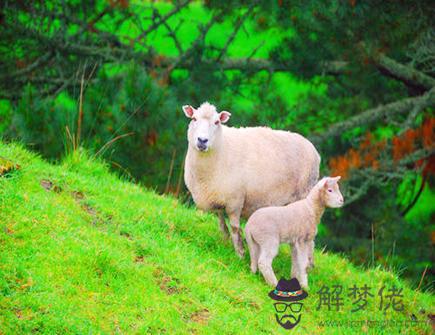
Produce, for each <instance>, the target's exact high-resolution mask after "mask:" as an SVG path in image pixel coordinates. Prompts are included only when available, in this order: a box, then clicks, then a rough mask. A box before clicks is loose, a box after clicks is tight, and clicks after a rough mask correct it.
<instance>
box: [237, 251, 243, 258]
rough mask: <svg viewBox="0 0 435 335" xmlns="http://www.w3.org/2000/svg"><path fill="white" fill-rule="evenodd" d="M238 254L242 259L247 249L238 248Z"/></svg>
mask: <svg viewBox="0 0 435 335" xmlns="http://www.w3.org/2000/svg"><path fill="white" fill-rule="evenodd" d="M236 254H237V256H239V258H240V259H243V258H244V257H245V250H236Z"/></svg>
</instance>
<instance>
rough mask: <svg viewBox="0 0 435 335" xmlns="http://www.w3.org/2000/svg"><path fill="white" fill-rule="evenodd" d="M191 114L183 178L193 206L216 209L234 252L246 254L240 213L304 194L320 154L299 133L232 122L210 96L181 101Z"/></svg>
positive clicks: (314, 178) (315, 173)
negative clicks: (188, 102) (195, 105)
mask: <svg viewBox="0 0 435 335" xmlns="http://www.w3.org/2000/svg"><path fill="white" fill-rule="evenodd" d="M183 111H184V113H185V115H186V116H187V117H188V118H189V119H190V120H191V121H190V123H189V129H188V132H187V135H188V136H187V138H188V150H187V154H186V158H185V167H184V181H185V183H186V186H187V188H188V190H189V191H190V193H191V194H192V198H193V200H194V202H195V204H196V206H197V207H198V208H199V209H201V210H205V211H215V212H217V213H218V215H219V224H220V229H221V231H222V232H223V234H224V236H226V237H229V231H228V227H227V225H226V223H225V219H224V211H225V212H226V214H227V215H228V217H229V223H230V227H231V238H232V242H233V245H234V248H235V250H236V253H237V254H238V255H239V256H240V257H241V258H242V257H243V255H244V250H243V242H242V237H241V231H240V217H244V218H248V217H249V216H250V215H251V214H252V213H253V212H254V211H256V210H257V209H258V208H261V207H266V206H282V205H286V204H288V203H291V202H294V201H296V200H299V199H301V198H303V197H305V196H306V195H307V194H308V192H309V190H310V189H311V188H312V186H314V184H315V183H316V181H317V179H318V177H319V165H320V156H319V154H318V153H317V151H316V149H315V148H314V146H313V144H311V142H309V141H308V140H307V139H305V138H304V137H303V136H301V135H299V134H296V133H292V132H289V131H282V130H272V129H270V128H266V127H253V128H232V127H227V126H225V125H224V123H226V122H227V121H228V120H229V118H230V116H231V114H230V113H229V112H227V111H222V112H220V113H218V112H217V111H216V107H215V106H213V105H211V104H209V103H208V102H205V103H203V104H202V105H201V106H200V107H199V108H197V109H195V108H193V107H192V106H189V105H186V106H183Z"/></svg>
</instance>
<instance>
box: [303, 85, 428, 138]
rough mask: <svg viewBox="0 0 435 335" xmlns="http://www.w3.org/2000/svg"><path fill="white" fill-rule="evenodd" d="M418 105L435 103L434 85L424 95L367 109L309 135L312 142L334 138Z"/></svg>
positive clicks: (421, 106) (424, 105)
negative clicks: (320, 131) (321, 131)
mask: <svg viewBox="0 0 435 335" xmlns="http://www.w3.org/2000/svg"><path fill="white" fill-rule="evenodd" d="M417 105H419V106H420V108H421V109H423V108H425V107H430V106H434V105H435V87H434V88H432V89H431V90H430V91H428V92H426V93H425V94H424V95H421V96H418V97H415V98H405V99H402V100H399V101H395V102H392V103H389V104H387V105H381V106H378V107H376V108H372V109H369V110H367V111H365V112H362V113H360V114H358V115H356V116H354V117H352V118H349V119H347V120H345V121H342V122H339V123H336V124H334V125H332V126H331V127H330V128H329V129H328V130H326V131H325V132H324V133H322V134H320V135H314V136H311V137H310V139H311V141H312V142H313V143H315V144H318V143H321V142H322V141H324V140H326V139H328V138H334V137H336V136H339V135H341V134H342V133H343V132H345V131H347V130H349V129H352V128H355V127H358V126H367V125H370V124H372V123H374V122H377V121H379V120H381V119H383V118H386V117H391V116H392V115H399V114H403V113H406V112H407V111H409V110H411V109H412V108H415V106H417Z"/></svg>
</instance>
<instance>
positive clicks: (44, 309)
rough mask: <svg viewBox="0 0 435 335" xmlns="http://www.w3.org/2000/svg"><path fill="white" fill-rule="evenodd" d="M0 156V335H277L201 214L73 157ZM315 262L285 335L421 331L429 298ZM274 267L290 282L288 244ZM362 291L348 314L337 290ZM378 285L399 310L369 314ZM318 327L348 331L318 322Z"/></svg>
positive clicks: (371, 272)
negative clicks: (336, 301)
mask: <svg viewBox="0 0 435 335" xmlns="http://www.w3.org/2000/svg"><path fill="white" fill-rule="evenodd" d="M0 153H1V155H2V156H3V157H7V158H8V160H10V161H12V162H14V163H15V164H19V166H20V167H21V168H20V169H19V170H16V171H13V172H12V173H10V174H9V175H8V177H7V178H5V177H0V246H1V247H0V333H1V334H27V333H38V334H90V333H97V334H104V333H127V334H217V333H227V334H288V331H286V330H284V329H282V328H281V327H280V326H279V325H278V324H277V323H276V321H275V314H274V308H273V305H272V301H271V300H270V298H269V297H268V296H267V294H268V292H269V291H270V288H269V287H268V286H267V285H266V284H265V283H264V281H263V279H262V277H261V276H260V275H258V274H257V275H253V274H251V273H250V271H249V266H248V259H247V258H245V259H243V260H239V259H238V258H237V256H236V255H235V253H234V251H233V248H232V246H231V243H230V242H229V241H225V240H223V238H222V237H221V235H220V232H219V229H218V225H217V221H216V218H214V217H213V216H212V215H210V214H205V213H200V212H199V211H197V210H195V209H194V208H187V207H185V206H183V205H182V204H180V203H179V202H178V201H177V200H176V199H174V198H171V197H169V196H159V195H157V194H155V193H154V192H152V191H150V190H146V189H144V188H142V187H140V186H138V185H135V184H132V183H130V182H128V181H126V180H121V179H120V178H119V177H117V176H115V175H114V174H111V173H110V172H109V170H108V168H107V166H105V164H104V162H102V161H99V160H96V159H92V158H90V157H89V156H88V155H87V154H86V152H83V151H81V150H78V151H75V152H74V154H72V155H70V156H68V157H67V158H66V159H65V160H64V161H63V162H62V163H61V164H59V165H51V164H48V163H47V162H45V161H43V160H42V159H41V158H40V157H38V156H37V155H35V154H33V153H30V152H28V151H26V150H24V149H23V148H22V147H21V146H19V145H16V144H5V143H1V142H0ZM315 257H316V268H315V269H314V270H313V271H312V272H311V274H310V277H309V282H310V289H309V290H308V292H309V297H308V298H307V299H306V300H304V307H303V312H302V319H301V323H300V324H299V325H298V326H297V328H296V329H294V330H293V332H295V333H298V334H299V333H301V334H351V333H354V334H361V333H369V334H375V333H376V334H396V333H399V332H400V333H409V334H411V333H412V334H414V333H421V334H429V333H431V325H430V324H428V323H426V322H427V321H428V320H429V317H430V315H432V314H433V312H434V311H433V306H434V298H433V296H432V295H430V294H428V293H422V292H418V291H416V290H413V289H412V288H411V287H409V286H408V285H407V284H406V283H404V282H403V281H401V280H400V279H399V278H398V277H397V276H396V275H395V274H393V273H390V272H386V271H383V270H381V269H379V268H376V269H368V270H364V269H362V268H358V267H356V266H354V265H352V264H351V263H350V262H348V261H347V260H346V259H344V258H343V257H340V256H338V255H334V254H330V253H326V252H320V251H317V252H316V254H315ZM274 269H275V271H276V272H277V274H278V276H285V277H287V276H288V275H289V273H290V256H289V248H288V247H282V250H281V253H280V255H279V256H278V257H277V259H276V261H275V263H274ZM365 284H367V285H368V286H371V287H373V288H374V289H375V291H374V292H373V293H374V295H375V296H374V297H373V299H372V300H369V305H368V307H367V310H365V311H359V312H355V313H352V312H351V309H352V308H353V305H352V299H351V297H349V296H348V291H347V288H349V287H351V286H353V285H357V286H363V285H365ZM323 285H329V286H332V285H342V286H343V288H344V289H345V291H344V292H343V294H342V297H343V299H344V300H343V303H344V306H343V307H342V308H341V310H340V311H334V310H331V311H328V310H327V308H325V307H323V308H320V309H318V308H317V307H318V304H319V299H318V295H317V292H318V291H319V289H320V288H321V287H322V286H323ZM383 285H386V287H391V286H392V285H395V286H397V287H399V288H402V289H403V291H402V294H403V304H404V309H403V311H393V310H392V309H391V308H390V309H389V310H388V311H387V312H386V313H385V314H384V313H383V312H381V311H379V297H378V296H377V290H378V289H380V288H381V287H382V286H383ZM415 319H416V320H417V321H419V323H417V322H414V323H413V324H407V325H406V326H403V325H402V326H391V325H390V326H385V325H382V324H373V323H372V324H370V323H368V322H362V323H358V322H359V321H361V320H363V321H364V320H370V321H374V320H378V321H381V322H382V321H386V320H394V321H396V322H404V321H407V322H410V320H415ZM328 320H335V321H339V322H354V324H353V326H352V327H346V326H342V327H338V326H335V327H334V326H325V325H322V324H321V323H319V322H325V321H328Z"/></svg>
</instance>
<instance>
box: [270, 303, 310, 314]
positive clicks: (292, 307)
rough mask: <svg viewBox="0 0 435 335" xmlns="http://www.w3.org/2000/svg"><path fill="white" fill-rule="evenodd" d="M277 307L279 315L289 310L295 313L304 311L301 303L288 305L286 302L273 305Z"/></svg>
mask: <svg viewBox="0 0 435 335" xmlns="http://www.w3.org/2000/svg"><path fill="white" fill-rule="evenodd" d="M273 305H274V306H275V310H276V312H277V313H284V312H285V311H286V310H287V308H290V310H291V311H292V312H293V313H299V312H300V311H301V309H302V305H303V304H301V303H300V302H293V303H291V304H286V303H284V302H276V303H274V304H273Z"/></svg>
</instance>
